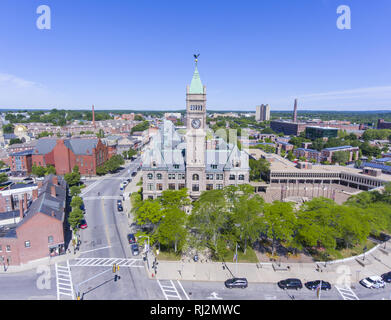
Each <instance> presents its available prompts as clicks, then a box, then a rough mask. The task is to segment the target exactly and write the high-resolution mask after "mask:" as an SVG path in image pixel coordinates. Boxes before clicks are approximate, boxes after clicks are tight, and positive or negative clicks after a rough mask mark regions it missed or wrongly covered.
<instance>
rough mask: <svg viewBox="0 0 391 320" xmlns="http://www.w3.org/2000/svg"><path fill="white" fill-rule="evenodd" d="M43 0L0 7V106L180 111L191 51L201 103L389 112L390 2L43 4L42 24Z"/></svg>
mask: <svg viewBox="0 0 391 320" xmlns="http://www.w3.org/2000/svg"><path fill="white" fill-rule="evenodd" d="M41 4H43V3H42V1H35V0H34V1H25V0H23V1H20V3H19V5H15V4H14V3H13V2H12V1H8V0H6V1H3V2H2V4H1V6H0V9H1V10H0V12H1V13H0V30H10V31H8V32H0V41H1V43H2V44H3V45H4V46H5V48H6V49H7V50H1V52H0V108H1V109H52V108H57V109H88V108H89V107H90V106H91V105H92V104H94V105H95V108H96V110H97V111H99V110H110V109H112V110H135V111H138V110H139V111H142V110H151V111H154V110H162V109H164V110H183V109H184V108H185V106H184V104H183V97H184V95H185V90H184V88H185V85H186V84H189V83H190V80H191V74H192V72H193V69H194V64H193V59H192V55H193V54H194V53H200V54H201V55H200V58H199V72H200V76H201V79H202V81H203V83H204V84H205V85H206V86H207V92H208V105H209V110H213V111H224V110H235V111H252V110H254V112H255V106H256V105H259V104H262V103H265V104H269V105H270V107H271V110H272V111H280V110H284V111H285V110H286V111H288V110H292V107H293V101H294V99H295V98H298V103H299V111H301V110H317V111H319V110H338V111H372V110H373V111H375V110H390V109H391V81H390V79H389V74H390V71H391V63H390V61H389V58H388V57H389V52H390V48H391V46H390V44H389V41H387V33H388V32H387V31H388V30H390V27H391V23H390V21H389V19H387V16H388V15H389V13H390V11H391V5H390V4H389V3H388V2H387V1H377V2H376V3H370V4H369V3H368V2H366V1H344V2H343V3H341V1H334V0H329V1H327V0H322V1H314V2H313V3H310V4H309V3H303V2H300V1H297V2H295V3H290V2H289V1H283V0H280V1H277V2H276V3H269V2H261V3H260V2H259V1H258V2H255V1H247V2H245V3H241V4H239V3H235V2H231V1H224V2H222V1H216V2H215V3H213V4H211V3H208V2H207V1H198V2H197V5H196V6H194V3H192V2H189V1H186V2H183V1H182V2H179V1H175V3H172V4H171V5H170V6H165V5H164V3H162V2H158V1H156V2H152V3H149V5H148V4H143V3H136V2H128V1H120V0H117V1H112V2H111V3H110V4H108V3H107V2H104V1H100V2H94V4H93V5H92V4H91V2H90V3H88V2H85V3H78V2H76V1H67V3H66V4H65V3H58V2H55V1H47V2H46V3H45V4H47V5H48V6H49V7H50V8H51V14H52V18H51V20H52V28H51V30H38V29H37V28H36V26H35V21H36V19H37V18H38V16H39V15H38V14H36V9H37V7H38V6H39V5H41ZM341 4H345V5H348V6H350V8H351V14H352V29H351V30H339V29H338V28H337V27H336V20H337V18H338V15H337V13H336V9H337V7H338V6H339V5H341ZM11 24H12V28H9V27H10V25H11ZM216 39H217V41H216Z"/></svg>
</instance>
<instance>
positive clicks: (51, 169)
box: [45, 165, 56, 175]
mask: <svg viewBox="0 0 391 320" xmlns="http://www.w3.org/2000/svg"><path fill="white" fill-rule="evenodd" d="M48 174H56V168H55V167H53V166H51V165H48V166H47V167H46V168H45V175H48Z"/></svg>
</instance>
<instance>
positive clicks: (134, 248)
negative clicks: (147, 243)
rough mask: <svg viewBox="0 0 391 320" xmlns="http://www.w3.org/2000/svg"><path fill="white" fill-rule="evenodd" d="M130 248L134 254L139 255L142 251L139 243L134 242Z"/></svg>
mask: <svg viewBox="0 0 391 320" xmlns="http://www.w3.org/2000/svg"><path fill="white" fill-rule="evenodd" d="M130 248H131V249H132V255H134V256H138V255H139V253H140V251H139V248H138V244H137V243H133V244H132V245H131V246H130Z"/></svg>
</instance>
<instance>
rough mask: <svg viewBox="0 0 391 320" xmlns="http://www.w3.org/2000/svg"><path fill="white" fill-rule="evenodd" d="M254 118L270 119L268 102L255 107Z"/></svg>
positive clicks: (258, 119)
mask: <svg viewBox="0 0 391 320" xmlns="http://www.w3.org/2000/svg"><path fill="white" fill-rule="evenodd" d="M255 120H256V121H269V120H270V107H269V105H268V104H266V105H264V104H262V105H260V106H257V107H256V112H255Z"/></svg>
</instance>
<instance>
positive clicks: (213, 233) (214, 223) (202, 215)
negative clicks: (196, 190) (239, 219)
mask: <svg viewBox="0 0 391 320" xmlns="http://www.w3.org/2000/svg"><path fill="white" fill-rule="evenodd" d="M225 193H226V192H225V191H224V190H217V189H216V190H210V191H207V192H203V193H202V194H201V196H200V198H199V199H198V200H197V201H195V202H194V204H193V210H192V212H191V214H190V216H189V220H188V226H189V228H191V229H192V230H193V232H195V233H196V234H197V237H198V241H199V242H201V243H203V244H205V245H206V246H207V247H209V248H210V249H211V250H212V251H213V252H214V254H215V255H216V256H218V257H221V256H222V255H223V252H222V251H221V248H220V249H219V247H218V243H219V240H220V239H221V238H224V233H225V231H226V229H227V227H228V225H229V221H230V216H229V212H228V207H227V202H226V198H225Z"/></svg>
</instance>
